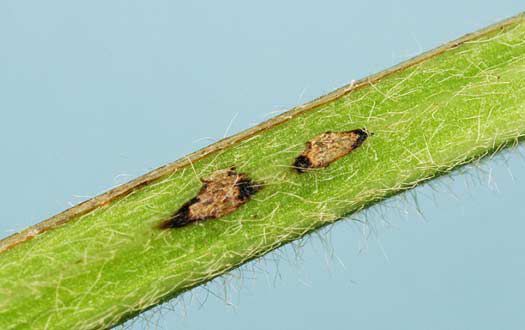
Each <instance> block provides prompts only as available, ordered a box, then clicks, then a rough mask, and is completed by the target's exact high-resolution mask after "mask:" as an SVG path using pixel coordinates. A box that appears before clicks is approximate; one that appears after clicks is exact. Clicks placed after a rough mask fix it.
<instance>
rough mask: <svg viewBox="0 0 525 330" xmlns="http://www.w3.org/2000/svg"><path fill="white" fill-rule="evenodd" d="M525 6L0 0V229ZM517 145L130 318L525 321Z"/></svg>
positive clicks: (434, 323) (404, 1) (274, 323)
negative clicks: (360, 221) (361, 221)
mask: <svg viewBox="0 0 525 330" xmlns="http://www.w3.org/2000/svg"><path fill="white" fill-rule="evenodd" d="M524 9H525V5H524V4H523V2H522V1H521V0H520V1H517V0H516V1H512V0H498V1H479V0H470V1H467V0H465V1H460V0H454V1H452V0H442V1H433V2H429V1H416V0H414V1H409V0H396V1H393V0H391V1H378V0H375V1H355V0H353V1H335V0H330V1H298V0H297V1H286V2H283V1H277V0H267V1H258V2H252V1H194V2H189V1H185V2H183V1H71V0H69V1H23V0H16V1H15V0H13V1H11V0H3V1H1V2H0V152H1V160H2V161H1V162H0V182H2V188H3V189H1V190H0V201H1V203H0V205H1V206H2V212H1V221H0V235H1V236H7V235H9V234H11V233H13V232H14V231H16V230H20V229H23V228H24V227H26V226H29V225H31V224H34V223H36V222H39V221H41V220H43V219H45V218H47V217H49V216H51V215H53V214H55V213H57V212H59V211H61V210H63V209H65V208H67V207H69V206H70V204H76V203H78V202H80V201H82V200H84V199H86V198H88V197H89V196H94V195H97V194H99V193H101V192H103V191H105V190H107V189H109V188H111V187H112V186H114V185H117V184H120V183H123V182H126V181H128V180H129V179H131V178H133V177H136V176H138V175H140V174H142V173H145V172H147V171H149V170H151V169H153V168H155V167H157V166H160V165H162V164H165V163H167V162H170V161H173V160H176V159H178V158H179V157H181V156H183V155H185V154H187V153H189V152H191V151H194V150H197V149H199V148H201V147H203V146H205V145H207V144H208V143H210V142H211V141H215V140H217V139H220V138H221V137H223V136H224V135H225V134H233V133H236V132H238V131H240V130H242V129H245V128H247V127H250V126H252V125H254V124H256V123H258V122H261V121H263V120H265V119H267V118H269V117H271V116H273V115H274V114H276V113H278V112H282V111H284V110H285V109H287V108H290V107H292V106H293V105H296V104H300V103H303V102H305V101H308V100H311V99H312V98H315V97H317V96H320V95H322V94H324V93H326V92H329V91H331V90H333V89H335V88H337V87H340V86H341V85H343V84H346V83H348V82H350V81H351V80H353V79H358V78H361V77H364V76H366V75H369V74H372V73H375V72H377V71H379V70H382V69H385V68H387V67H389V66H391V65H394V64H396V63H398V62H400V61H402V60H405V59H407V58H409V57H411V56H414V55H416V54H418V53H420V52H422V51H424V50H428V49H431V48H433V47H435V46H437V45H439V44H441V43H443V42H446V41H449V40H451V39H454V38H456V37H459V36H461V35H462V34H464V33H467V32H471V31H474V30H477V29H479V28H481V27H484V26H486V25H488V24H490V23H494V22H496V21H498V20H501V19H503V18H506V17H508V16H512V15H514V14H516V13H518V12H520V11H523V10H524ZM521 153H522V154H523V150H521ZM524 165H525V162H524V161H523V158H520V156H519V152H518V151H516V150H515V151H513V152H510V153H506V154H505V155H504V157H499V158H498V160H496V161H491V162H486V163H484V164H483V166H482V168H481V169H476V170H472V169H471V170H469V171H468V173H467V174H466V175H463V176H455V177H454V179H451V178H445V179H441V180H439V181H438V182H435V183H434V184H433V186H434V187H437V190H438V191H435V190H433V189H432V188H431V187H430V186H425V187H423V188H420V189H418V190H417V203H416V202H415V201H414V198H413V197H412V196H413V195H411V194H409V195H404V196H403V197H400V198H397V199H395V200H393V201H391V202H389V203H387V204H386V205H383V206H380V207H375V208H373V209H372V210H371V211H369V212H366V213H363V214H359V215H356V216H355V218H359V219H364V220H366V221H367V222H368V225H367V226H365V225H359V224H357V223H354V222H350V221H343V222H340V223H339V224H337V225H335V226H332V227H331V228H329V229H328V230H325V231H323V232H321V233H319V234H318V235H314V236H312V237H311V238H309V239H307V240H306V241H305V242H302V243H304V244H302V245H304V246H302V247H298V246H299V244H297V245H295V247H296V248H295V249H294V248H293V247H292V246H288V247H286V248H284V249H282V250H280V251H278V252H277V253H274V254H272V255H270V256H268V257H267V258H265V259H263V260H262V261H258V262H255V263H252V264H250V265H248V266H247V267H245V268H243V269H242V270H241V271H238V272H235V273H233V275H231V276H228V277H227V278H226V279H219V280H218V281H215V282H214V283H212V284H211V285H210V286H208V287H207V289H206V288H200V289H197V290H195V291H194V292H192V293H190V294H187V295H185V296H184V298H183V299H179V300H178V301H177V303H173V304H170V305H171V307H174V309H175V311H174V312H170V311H168V308H169V307H170V305H168V306H165V307H164V308H162V309H160V310H157V311H154V312H153V313H148V314H147V315H146V316H145V318H146V319H147V320H146V321H138V322H134V323H129V324H128V325H129V326H130V327H132V328H136V329H140V328H146V327H149V328H156V327H159V328H166V329H187V330H193V329H251V330H255V329H418V330H419V329H478V330H479V329H523V328H525V313H523V306H524V302H525V301H524V300H525V298H524V297H525V286H524V284H523V283H524V281H525V240H524V239H523V236H524V233H525V222H524V221H523V220H524V213H525V212H524V210H525V207H524V205H523V194H524V193H525V190H524V188H523V187H524V184H523V183H524V181H525V166H524ZM418 205H419V211H418V207H417V206H418ZM419 213H422V215H421V214H419ZM343 264H344V267H343V266H342V265H343ZM223 282H225V284H223ZM225 288H226V289H225ZM206 296H208V297H207V299H206ZM205 300H206V302H205V303H203V301H205Z"/></svg>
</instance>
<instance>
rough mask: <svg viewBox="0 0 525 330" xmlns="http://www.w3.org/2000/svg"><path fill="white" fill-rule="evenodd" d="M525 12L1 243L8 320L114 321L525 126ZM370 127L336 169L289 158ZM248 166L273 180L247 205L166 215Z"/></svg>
mask: <svg viewBox="0 0 525 330" xmlns="http://www.w3.org/2000/svg"><path fill="white" fill-rule="evenodd" d="M524 77H525V20H524V16H522V15H520V16H517V17H514V18H512V19H509V20H507V21H505V22H502V23H500V24H497V25H495V26H492V27H489V28H487V29H485V30H483V31H480V32H478V33H475V34H473V35H469V36H466V37H464V38H462V39H459V40H457V41H455V42H452V43H449V44H447V45H444V46H442V47H440V48H439V49H437V50H434V51H432V52H429V53H426V54H423V55H422V56H420V57H417V58H415V59H412V60H410V61H408V62H406V63H403V64H401V65H399V66H397V67H395V68H393V69H390V70H387V71H385V72H382V73H380V74H377V75H375V76H372V77H369V78H366V79H364V80H362V81H359V82H358V83H356V84H353V85H349V86H346V87H343V88H342V89H339V90H337V91H335V92H334V93H331V94H329V95H327V96H324V97H322V98H320V99H318V100H315V101H313V102H311V103H309V104H306V105H304V106H301V107H298V108H296V109H294V110H291V111H290V112H288V113H286V114H284V115H281V116H279V117H277V118H275V119H272V120H270V121H269V122H266V123H263V124H261V125H259V126H257V127H255V128H252V129H250V130H248V131H246V132H243V133H241V134H239V135H237V136H234V137H231V138H229V139H226V140H224V141H221V142H219V143H217V144H215V145H212V146H210V147H208V148H206V149H204V150H201V151H199V152H197V153H195V154H193V155H190V156H188V157H186V158H184V159H182V160H181V161H178V162H175V163H173V164H169V165H167V166H165V167H163V168H160V169H158V170H156V171H153V172H152V173H149V174H147V175H145V176H144V177H141V178H138V179H136V180H134V181H132V182H130V183H128V184H126V185H123V186H121V187H119V188H116V189H115V190H112V191H110V192H108V193H106V194H103V195H101V196H98V197H96V198H94V199H92V200H90V201H88V202H86V203H83V204H81V205H79V206H76V207H74V208H72V209H70V210H67V211H65V212H63V213H62V214H59V215H57V216H55V217H53V218H51V219H50V220H47V221H45V222H43V223H41V224H39V225H36V226H34V227H31V228H28V229H27V230H25V231H23V232H21V233H19V234H16V235H14V236H12V237H9V238H7V239H4V240H3V241H1V242H0V251H2V252H0V328H1V329H15V328H16V329H17V328H31V329H40V328H46V327H48V328H53V329H96V328H101V327H102V328H104V327H111V326H114V325H116V324H118V323H120V322H123V321H124V320H126V319H128V318H129V317H132V316H134V315H136V314H138V313H140V312H142V311H144V310H146V309H148V308H151V307H152V306H155V305H157V304H159V303H160V302H162V301H165V300H167V299H170V298H172V297H175V296H177V295H178V294H180V293H181V292H183V291H185V290H188V289H190V288H192V287H195V286H197V285H200V284H202V283H205V282H207V281H209V280H210V279H213V278H214V277H216V276H219V275H221V274H223V273H225V272H227V271H228V270H231V269H233V268H235V267H238V266H240V265H242V264H243V263H246V262H247V261H249V260H251V259H253V258H256V257H259V256H262V255H264V254H265V253H267V252H269V251H271V250H273V249H275V248H277V247H279V246H281V245H283V244H285V243H287V242H290V241H293V240H295V239H298V238H300V237H302V236H304V235H305V234H307V233H309V232H311V231H313V230H315V229H316V228H319V227H321V226H323V225H326V224H329V223H332V222H334V221H336V220H338V219H341V218H342V217H344V216H345V215H348V214H351V213H353V212H356V211H358V210H361V209H362V208H364V207H366V206H368V205H370V204H372V203H376V202H378V201H380V200H382V199H384V198H386V197H388V196H390V195H393V194H397V193H399V192H401V191H404V190H406V189H409V188H412V187H414V186H416V185H417V184H419V183H421V182H424V181H425V180H428V179H431V178H433V177H436V176H438V175H441V174H444V173H447V172H449V171H450V170H452V169H454V168H456V167H458V166H461V165H463V164H466V163H467V162H470V161H472V160H476V159H479V158H481V157H483V156H486V155H490V154H492V153H493V152H495V151H497V150H499V149H501V148H503V147H506V146H509V145H513V144H517V143H518V141H519V140H520V139H521V137H523V136H524V134H525V79H524ZM356 128H366V129H367V130H369V131H371V132H373V133H374V135H373V136H371V137H369V138H368V140H367V141H366V142H365V143H364V144H363V145H362V146H361V147H360V148H358V149H357V150H355V151H354V152H352V153H351V154H349V155H348V156H346V157H343V158H341V159H339V160H338V161H336V162H335V163H333V164H331V165H330V166H329V167H327V168H324V169H319V170H315V171H312V172H308V173H305V174H298V173H297V172H295V171H294V170H293V169H292V168H291V164H292V163H293V160H294V158H295V157H297V155H299V154H300V153H301V151H302V150H303V149H304V144H305V142H306V141H308V140H309V139H311V138H312V137H313V136H316V135H318V134H320V133H322V132H326V131H342V130H352V129H356ZM230 166H236V167H237V169H238V170H239V171H240V172H244V173H247V174H248V175H249V176H250V177H252V178H253V179H254V180H256V181H257V182H262V183H263V184H264V187H263V189H261V190H260V191H259V192H258V193H257V194H256V195H255V196H254V198H253V199H252V200H250V201H249V202H248V203H246V204H245V205H243V206H242V207H241V208H240V209H238V210H237V211H236V212H234V213H232V214H230V215H227V216H225V217H223V218H220V219H216V220H208V221H203V222H200V223H197V224H193V225H188V226H186V227H182V228H176V229H173V230H159V229H158V224H159V223H160V222H162V221H163V220H165V219H166V218H168V217H169V216H170V215H172V214H173V213H174V212H176V211H177V210H178V209H179V208H180V207H181V205H183V204H184V203H185V202H187V201H188V200H189V199H191V198H192V197H194V196H195V195H196V194H197V192H198V191H199V189H200V187H201V182H200V181H199V178H202V177H206V176H208V175H209V174H210V173H212V172H214V171H215V170H219V169H224V168H227V167H230Z"/></svg>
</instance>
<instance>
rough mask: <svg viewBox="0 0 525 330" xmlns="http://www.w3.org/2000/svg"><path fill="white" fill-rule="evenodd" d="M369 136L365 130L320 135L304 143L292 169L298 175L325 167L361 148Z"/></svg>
mask: <svg viewBox="0 0 525 330" xmlns="http://www.w3.org/2000/svg"><path fill="white" fill-rule="evenodd" d="M369 135H371V134H370V133H368V132H367V131H366V130H365V129H355V130H352V131H344V132H331V131H329V132H325V133H322V134H320V135H318V136H316V137H314V138H313V139H311V140H310V141H308V142H306V148H305V150H304V151H303V152H302V153H301V154H300V155H299V156H298V157H297V158H296V159H295V161H294V163H293V167H294V168H295V170H296V171H297V172H299V173H304V172H306V171H308V170H309V169H314V168H323V167H327V166H328V165H330V164H331V163H333V162H335V161H336V160H338V159H339V158H341V157H344V156H346V155H348V154H349V153H350V152H352V151H353V150H355V149H356V148H358V147H359V146H361V144H363V142H365V140H366V139H367V138H368V136H369Z"/></svg>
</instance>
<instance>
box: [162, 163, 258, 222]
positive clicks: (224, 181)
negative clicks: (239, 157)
mask: <svg viewBox="0 0 525 330" xmlns="http://www.w3.org/2000/svg"><path fill="white" fill-rule="evenodd" d="M202 183H203V186H202V188H201V189H200V191H199V193H198V194H197V196H195V197H194V198H192V199H190V200H189V201H188V202H186V203H185V204H184V205H182V206H181V208H180V209H179V210H178V211H177V212H175V214H173V216H171V217H170V218H169V219H168V220H166V221H164V222H163V223H162V224H161V225H160V227H161V228H163V229H168V228H177V227H183V226H185V225H187V224H189V223H192V222H196V221H202V220H208V219H217V218H221V217H223V216H226V215H228V214H230V213H232V212H234V211H235V210H237V209H238V208H239V207H241V206H242V205H243V204H245V203H246V202H247V201H248V200H250V198H251V197H252V196H253V195H255V194H256V193H257V192H258V191H259V190H260V188H261V185H260V184H257V183H256V182H254V181H253V180H252V179H251V178H250V177H249V176H248V175H247V174H245V173H238V172H237V171H236V169H235V168H234V167H232V168H229V169H225V170H219V171H216V172H214V173H213V174H212V175H211V176H210V177H208V178H206V179H204V180H202Z"/></svg>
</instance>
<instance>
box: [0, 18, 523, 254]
mask: <svg viewBox="0 0 525 330" xmlns="http://www.w3.org/2000/svg"><path fill="white" fill-rule="evenodd" d="M524 18H525V15H524V14H523V13H521V14H518V15H516V16H514V17H511V18H509V19H506V20H504V21H502V22H499V23H496V24H493V25H491V26H488V27H486V28H484V29H481V30H479V31H477V32H473V33H469V34H466V35H464V36H463V37H460V38H458V39H456V40H454V41H451V42H448V43H446V44H444V45H442V46H440V47H438V48H435V49H433V50H430V51H427V52H424V53H422V54H420V55H418V56H416V57H414V58H412V59H409V60H407V61H404V62H401V63H400V64H397V65H395V66H393V67H391V68H389V69H386V70H384V71H382V72H379V73H376V74H373V75H371V76H369V77H366V78H363V79H361V80H359V81H357V82H354V83H351V84H348V85H345V86H343V87H341V88H339V89H336V90H335V91H333V92H330V93H328V94H326V95H324V96H321V97H319V98H317V99H315V100H313V101H310V102H307V103H305V104H303V105H299V106H296V107H294V108H292V109H291V110H289V111H287V112H285V113H283V114H280V115H278V116H276V117H274V118H272V119H270V120H267V121H265V122H263V123H261V124H259V125H257V126H254V127H252V128H249V129H247V130H245V131H243V132H240V133H238V134H236V135H233V136H231V137H228V138H225V139H222V140H220V141H218V142H216V143H214V144H212V145H209V146H207V147H205V148H203V149H201V150H198V151H196V152H194V153H191V154H190V155H188V156H186V157H185V158H182V159H179V160H177V161H174V162H172V163H169V164H166V165H164V166H161V167H159V168H157V169H155V170H153V171H151V172H149V173H147V174H144V175H142V176H140V177H138V178H136V179H134V180H132V181H130V182H128V183H125V184H123V185H120V186H118V187H116V188H113V189H111V190H109V191H107V192H105V193H102V194H100V195H98V196H96V197H94V198H92V199H89V200H87V201H85V202H82V203H80V204H78V205H75V206H73V207H71V208H69V209H67V210H65V211H62V212H61V213H59V214H57V215H54V216H52V217H51V218H49V219H47V220H44V221H42V222H40V223H38V224H36V225H33V226H31V227H28V228H26V229H24V230H22V231H21V232H18V233H15V234H13V235H11V236H8V237H6V238H4V239H2V240H0V253H2V252H4V251H7V250H9V249H11V248H12V247H14V246H15V245H17V244H19V243H22V242H25V241H27V240H29V239H32V238H33V237H35V236H36V235H39V234H41V233H43V232H46V231H48V230H50V229H53V228H56V227H58V226H61V225H63V224H65V223H67V222H68V221H70V220H71V219H74V218H76V217H79V216H82V215H84V214H87V213H89V212H91V211H93V210H94V209H96V208H99V207H101V206H104V205H107V204H109V203H111V202H112V201H113V200H115V199H118V198H122V197H125V196H127V195H129V194H130V193H132V192H133V191H135V190H138V189H140V188H142V187H144V186H146V185H148V184H149V183H152V182H154V181H157V180H159V179H162V178H164V177H166V176H167V175H169V174H172V173H174V172H176V171H177V170H179V169H181V168H183V167H185V166H188V165H190V164H191V163H194V162H196V161H198V160H200V159H202V158H204V157H206V156H208V155H209V154H211V153H214V152H216V151H219V150H222V149H225V148H227V147H229V146H230V145H233V144H236V143H238V142H241V141H243V140H246V139H248V138H250V137H253V136H255V135H257V134H258V133H261V132H263V131H265V130H267V129H270V128H272V127H274V126H277V125H280V124H283V123H285V122H287V121H289V120H291V119H292V118H294V117H296V116H298V115H300V114H302V113H304V112H307V111H309V110H312V109H315V108H317V107H319V106H321V105H324V104H326V103H329V102H331V101H334V100H336V99H338V98H340V97H342V96H344V95H346V94H348V93H350V92H351V91H354V90H357V89H360V88H363V87H366V86H369V85H371V84H373V83H376V82H378V81H379V80H381V79H383V78H385V77H387V76H389V75H392V74H394V73H397V72H399V71H402V70H405V69H407V68H410V67H412V66H415V65H417V64H420V63H422V62H425V61H427V60H429V59H431V58H433V57H435V56H437V55H440V54H442V53H444V52H446V51H448V50H451V49H454V48H456V47H458V46H460V45H462V44H464V43H466V42H468V41H472V40H474V39H476V38H480V37H483V36H484V35H487V34H490V33H492V32H496V31H497V30H502V29H504V28H506V27H508V26H511V25H513V24H519V23H521V21H523V19H524Z"/></svg>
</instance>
